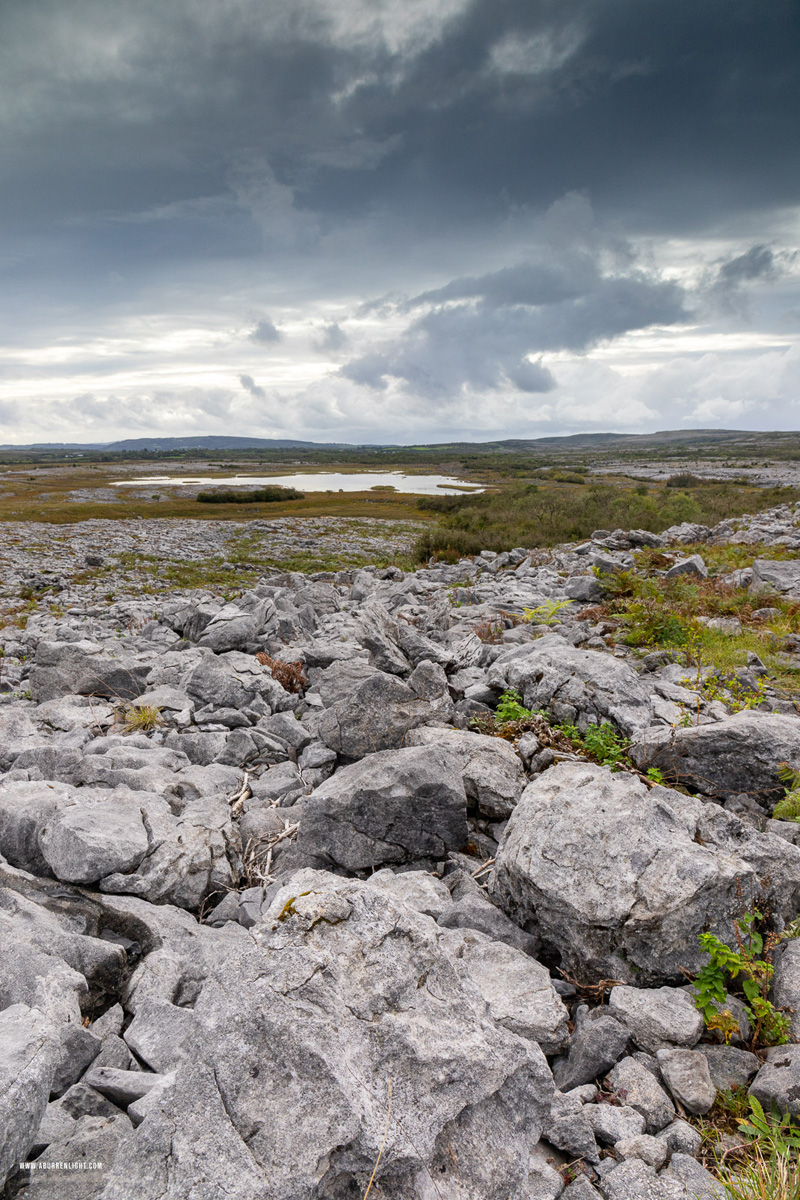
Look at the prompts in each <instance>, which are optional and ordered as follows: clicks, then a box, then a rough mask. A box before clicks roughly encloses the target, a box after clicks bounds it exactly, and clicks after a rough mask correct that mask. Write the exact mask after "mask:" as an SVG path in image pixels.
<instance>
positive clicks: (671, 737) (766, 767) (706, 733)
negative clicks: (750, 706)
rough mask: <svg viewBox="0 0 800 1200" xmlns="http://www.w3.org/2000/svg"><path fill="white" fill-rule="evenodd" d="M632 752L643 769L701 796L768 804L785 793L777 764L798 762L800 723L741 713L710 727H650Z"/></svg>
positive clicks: (799, 754) (770, 716)
mask: <svg viewBox="0 0 800 1200" xmlns="http://www.w3.org/2000/svg"><path fill="white" fill-rule="evenodd" d="M630 754H631V758H632V759H633V760H634V762H635V763H636V765H637V766H638V767H639V768H640V769H641V770H647V769H648V768H650V767H657V768H658V769H659V770H661V771H662V772H663V773H664V775H665V776H666V777H667V778H668V779H669V780H672V781H674V782H676V783H680V784H683V785H684V786H688V787H691V788H692V789H694V790H696V791H699V792H703V793H704V794H705V795H708V796H715V797H717V798H721V799H725V798H726V797H728V796H734V795H739V794H741V793H746V794H747V795H749V796H752V797H753V798H754V799H755V800H757V801H758V802H759V803H761V804H767V803H769V802H770V801H771V800H776V799H779V798H780V797H781V796H782V795H783V787H782V785H781V783H780V780H779V779H778V768H779V766H780V764H781V763H782V762H796V761H800V721H799V720H798V719H797V718H796V717H789V716H783V715H781V714H778V713H763V712H753V711H743V712H738V713H736V714H735V715H734V716H732V717H728V718H727V719H726V720H724V721H715V722H713V723H712V724H709V725H697V726H687V727H686V728H683V729H681V728H678V729H674V730H667V729H664V730H663V731H661V730H655V729H651V730H649V731H648V733H647V735H646V737H645V738H642V739H641V740H638V741H636V742H635V743H634V744H633V745H632V746H631V748H630Z"/></svg>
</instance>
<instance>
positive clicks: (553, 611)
mask: <svg viewBox="0 0 800 1200" xmlns="http://www.w3.org/2000/svg"><path fill="white" fill-rule="evenodd" d="M573 603H574V601H572V600H544V601H543V602H542V603H541V604H537V605H536V607H535V608H525V609H523V610H522V611H523V613H524V616H525V620H526V621H527V622H528V623H529V624H531V625H555V623H556V618H557V617H558V614H559V613H560V612H563V610H564V609H565V608H569V607H570V605H571V604H573Z"/></svg>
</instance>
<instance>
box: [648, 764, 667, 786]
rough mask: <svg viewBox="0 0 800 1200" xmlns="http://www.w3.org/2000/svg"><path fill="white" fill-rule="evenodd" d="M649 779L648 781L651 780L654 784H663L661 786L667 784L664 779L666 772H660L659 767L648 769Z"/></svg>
mask: <svg viewBox="0 0 800 1200" xmlns="http://www.w3.org/2000/svg"><path fill="white" fill-rule="evenodd" d="M647 778H648V779H649V780H650V781H651V782H652V783H661V784H663V783H664V782H665V779H664V772H663V771H661V770H659V768H658V767H648V769H647Z"/></svg>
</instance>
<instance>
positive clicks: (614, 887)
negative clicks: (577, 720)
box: [490, 718, 800, 985]
mask: <svg viewBox="0 0 800 1200" xmlns="http://www.w3.org/2000/svg"><path fill="white" fill-rule="evenodd" d="M784 719H788V718H784ZM798 725H800V722H799V723H798ZM700 843H702V844H700ZM758 880H763V881H764V882H765V887H766V890H767V892H768V894H769V897H770V906H771V909H772V912H773V915H774V917H775V918H776V919H778V920H781V919H783V920H787V919H792V918H793V917H794V914H795V913H796V912H797V910H798V908H800V856H798V848H797V847H795V846H792V845H789V843H787V842H783V841H782V840H781V839H780V838H773V837H772V836H771V835H769V834H759V833H757V832H756V831H755V830H754V829H753V828H752V827H751V826H749V825H745V824H744V823H743V822H742V821H740V820H739V818H737V817H735V816H733V815H732V814H729V813H727V812H725V811H724V810H723V809H721V808H720V807H719V806H718V805H714V804H710V805H704V804H703V803H702V802H701V801H699V800H697V799H696V798H695V797H692V796H685V795H683V794H682V793H680V792H676V791H672V790H669V789H667V788H662V787H654V788H650V789H648V788H647V787H646V785H645V784H644V783H642V782H641V781H640V780H638V779H636V778H635V777H634V776H632V775H629V774H624V773H622V772H620V773H617V774H614V773H612V772H611V771H610V770H609V769H608V768H606V767H600V766H594V765H591V764H588V763H572V762H561V763H558V764H556V765H555V766H553V767H551V768H550V770H548V771H547V772H546V773H545V774H544V775H541V776H538V777H537V778H536V779H535V780H534V781H533V782H532V783H531V784H529V785H528V787H527V788H526V789H525V791H524V793H523V795H522V799H521V800H520V802H519V804H518V805H517V807H516V808H515V809H514V812H513V813H512V814H511V817H510V818H509V821H508V825H507V827H506V831H505V834H504V835H503V840H502V842H501V844H500V847H499V849H498V851H497V855H496V865H495V869H494V874H493V876H492V878H491V881H490V889H491V893H492V895H493V897H494V898H495V900H496V901H497V903H499V904H500V905H501V906H502V907H503V909H504V910H505V911H506V913H507V914H508V915H509V916H510V917H511V918H512V919H513V920H514V921H516V922H517V923H518V924H519V925H521V926H523V927H525V928H526V929H529V930H530V931H531V932H532V933H534V934H538V935H539V936H540V937H541V938H542V941H543V943H544V944H545V946H546V947H551V948H552V949H553V951H555V952H556V953H557V954H558V955H559V956H560V961H561V963H562V966H563V968H564V969H565V970H566V971H568V972H569V974H571V975H573V976H574V977H575V978H578V979H580V980H581V981H582V982H587V983H588V982H592V981H596V980H599V979H618V980H622V981H625V982H634V981H635V982H637V983H639V984H641V985H647V984H657V983H662V982H667V981H671V980H673V979H674V978H675V977H676V976H679V974H680V972H681V970H682V969H684V968H685V969H686V970H689V971H695V972H696V971H698V970H700V969H701V967H702V966H703V964H704V961H705V954H704V952H703V951H702V950H701V948H700V946H699V943H698V941H697V935H698V934H699V933H701V932H703V931H704V930H706V929H709V928H710V929H712V930H713V931H714V932H716V933H717V934H718V936H720V937H721V938H722V939H723V940H729V941H731V944H733V943H732V939H733V938H734V937H735V932H734V927H733V922H734V919H735V918H736V917H737V916H738V914H739V911H740V900H739V895H740V889H741V888H742V887H745V888H747V887H750V886H752V887H759V886H760V884H759V883H758V882H757V881H758Z"/></svg>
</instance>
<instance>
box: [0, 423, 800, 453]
mask: <svg viewBox="0 0 800 1200" xmlns="http://www.w3.org/2000/svg"><path fill="white" fill-rule="evenodd" d="M797 436H798V434H797V431H780V430H774V431H765V430H761V431H756V430H745V429H663V430H659V431H658V432H656V433H568V434H558V435H550V436H547V437H539V438H487V439H486V441H482V442H469V441H462V440H460V439H459V440H453V441H450V442H413V443H398V442H372V443H366V442H313V441H301V440H300V439H296V438H257V437H224V436H219V435H217V434H209V435H206V436H200V437H141V438H125V439H122V440H119V441H114V442H35V443H24V444H16V445H15V444H13V443H10V442H6V443H5V444H3V445H0V450H57V451H68V450H76V451H81V450H86V451H92V450H96V451H101V450H102V451H109V452H111V453H118V454H125V453H129V454H130V453H136V452H137V451H150V452H151V453H152V452H156V453H158V452H159V451H163V452H165V453H167V452H169V451H175V450H293V449H294V450H404V449H407V450H446V449H451V450H462V451H472V452H475V451H480V450H484V451H489V450H491V451H498V450H499V451H503V450H506V451H508V452H509V453H513V452H515V451H516V452H520V451H525V450H531V451H535V450H539V451H546V450H548V449H564V450H581V449H586V450H591V449H592V448H593V447H596V448H597V449H609V448H613V447H614V446H615V445H618V446H619V447H620V448H623V447H625V448H628V449H636V448H646V447H647V446H650V445H652V446H654V447H662V446H666V445H673V446H675V445H681V444H684V443H691V444H693V445H694V444H697V443H719V442H736V441H739V440H743V439H752V440H753V442H754V443H755V444H756V445H757V444H758V443H759V442H760V441H763V440H764V439H770V438H791V437H794V438H796V437H797Z"/></svg>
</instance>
